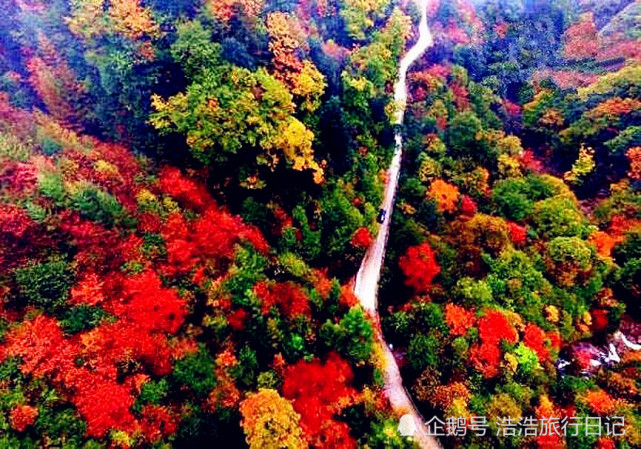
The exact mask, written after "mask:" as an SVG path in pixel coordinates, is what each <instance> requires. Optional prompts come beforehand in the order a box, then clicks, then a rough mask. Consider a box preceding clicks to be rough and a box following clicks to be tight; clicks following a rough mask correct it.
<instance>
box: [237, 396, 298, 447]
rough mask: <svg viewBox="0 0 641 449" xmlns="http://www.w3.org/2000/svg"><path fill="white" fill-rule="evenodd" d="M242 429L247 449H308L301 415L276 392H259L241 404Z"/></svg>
mask: <svg viewBox="0 0 641 449" xmlns="http://www.w3.org/2000/svg"><path fill="white" fill-rule="evenodd" d="M240 413H241V415H242V416H243V419H242V422H241V425H242V426H243V430H244V431H245V435H246V436H247V444H248V445H249V447H250V449H301V448H307V447H308V446H307V442H306V441H305V439H304V437H303V434H302V431H301V428H300V426H299V421H300V415H299V414H298V413H296V412H295V411H294V407H292V404H291V403H290V402H289V401H288V400H287V399H285V398H283V397H281V396H280V395H279V394H278V392H277V391H276V390H272V389H267V388H262V389H260V390H259V391H258V393H254V394H251V395H249V396H248V397H247V399H245V400H244V401H243V402H241V403H240Z"/></svg>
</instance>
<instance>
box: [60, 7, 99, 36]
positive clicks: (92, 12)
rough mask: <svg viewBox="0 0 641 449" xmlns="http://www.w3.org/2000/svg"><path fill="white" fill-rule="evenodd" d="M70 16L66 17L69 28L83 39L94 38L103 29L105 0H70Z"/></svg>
mask: <svg viewBox="0 0 641 449" xmlns="http://www.w3.org/2000/svg"><path fill="white" fill-rule="evenodd" d="M70 3H71V17H67V25H68V26H69V30H70V31H71V32H72V33H73V34H75V35H77V36H82V37H84V38H85V39H91V38H94V37H96V36H98V35H100V34H102V33H104V31H105V25H106V23H105V20H104V12H105V10H104V7H105V5H104V4H105V0H72V1H71V2H70Z"/></svg>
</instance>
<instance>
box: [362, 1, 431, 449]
mask: <svg viewBox="0 0 641 449" xmlns="http://www.w3.org/2000/svg"><path fill="white" fill-rule="evenodd" d="M415 1H417V3H418V6H419V8H420V11H421V21H420V23H419V27H418V31H419V38H418V41H417V42H416V43H415V44H414V46H413V47H412V48H410V50H409V51H408V52H407V53H406V54H405V56H403V58H402V59H401V62H400V66H399V75H398V81H397V83H396V85H395V86H394V100H395V101H396V116H395V120H394V124H395V126H396V127H397V130H396V133H395V136H394V139H395V148H394V157H393V158H392V163H391V165H390V167H389V169H388V177H387V179H388V181H387V185H386V186H385V192H384V195H383V204H382V205H381V208H382V209H384V210H386V211H387V216H386V217H385V220H384V221H383V223H382V224H381V227H380V229H379V231H378V235H377V236H376V239H375V240H374V242H373V243H372V245H371V246H370V247H369V249H368V251H367V253H366V254H365V257H364V259H363V262H362V264H361V267H360V269H359V271H358V274H357V276H356V284H355V286H354V292H355V293H356V296H357V297H358V299H359V301H360V303H361V305H362V306H363V308H364V309H365V310H366V311H367V313H369V314H370V315H371V316H372V318H373V319H374V322H375V324H376V330H377V336H378V339H379V341H380V343H381V346H382V347H383V351H384V355H385V368H384V371H385V393H386V395H387V397H388V398H389V401H390V404H391V405H392V408H393V409H394V411H395V412H397V413H398V414H399V415H411V416H412V418H413V419H414V422H415V423H416V433H415V435H414V438H415V439H416V441H417V443H418V445H419V446H420V447H421V448H423V449H437V448H440V445H439V443H438V441H437V440H436V438H434V437H431V436H428V435H427V430H426V428H425V424H424V423H425V420H424V419H423V417H422V416H421V415H420V413H419V412H418V411H417V410H416V407H415V405H414V403H413V402H412V399H411V398H410V396H409V394H408V392H407V390H406V389H405V387H404V385H403V379H402V378H401V374H400V371H399V368H398V364H397V363H396V360H395V359H394V355H393V354H392V351H391V350H390V349H389V347H388V345H387V343H386V342H385V339H384V338H383V334H382V331H381V327H380V317H379V314H378V307H377V293H378V282H379V279H380V275H381V268H382V266H383V260H384V259H385V247H386V245H387V238H388V236H389V226H390V221H391V216H392V211H393V208H394V197H395V196H396V190H397V187H398V180H399V175H400V169H401V159H402V156H403V136H402V134H401V130H400V125H402V124H403V118H404V115H405V107H406V104H407V71H408V69H409V68H410V66H411V65H412V64H413V63H414V62H415V61H416V60H417V59H418V58H419V57H421V55H423V53H425V51H426V50H427V49H428V48H430V47H431V46H432V45H433V44H434V40H433V37H432V33H431V31H430V29H429V27H428V26H427V7H428V5H429V4H430V2H431V1H432V0H415Z"/></svg>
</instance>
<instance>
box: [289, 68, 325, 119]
mask: <svg viewBox="0 0 641 449" xmlns="http://www.w3.org/2000/svg"><path fill="white" fill-rule="evenodd" d="M326 87H327V83H326V82H325V76H324V75H323V74H322V73H321V72H320V71H319V70H318V69H317V68H316V66H315V65H314V63H313V62H311V61H308V60H306V61H304V62H303V70H301V72H300V73H299V74H298V76H297V77H296V78H295V79H294V87H293V89H292V93H293V94H294V95H297V96H299V97H302V98H304V101H303V103H302V104H301V107H302V108H303V109H305V110H306V111H308V112H314V111H315V110H316V109H318V107H319V106H320V104H321V103H320V98H321V97H322V96H323V93H324V92H325V88H326Z"/></svg>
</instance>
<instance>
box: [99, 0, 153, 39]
mask: <svg viewBox="0 0 641 449" xmlns="http://www.w3.org/2000/svg"><path fill="white" fill-rule="evenodd" d="M109 17H110V18H111V21H112V24H113V28H114V31H116V32H117V33H120V34H122V35H123V36H125V37H127V38H129V39H140V38H141V37H143V36H145V35H147V36H156V35H157V34H158V32H159V28H158V26H157V25H156V24H155V23H154V20H153V18H152V16H151V10H150V9H149V8H143V7H142V6H141V4H140V0H111V7H110V8H109Z"/></svg>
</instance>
